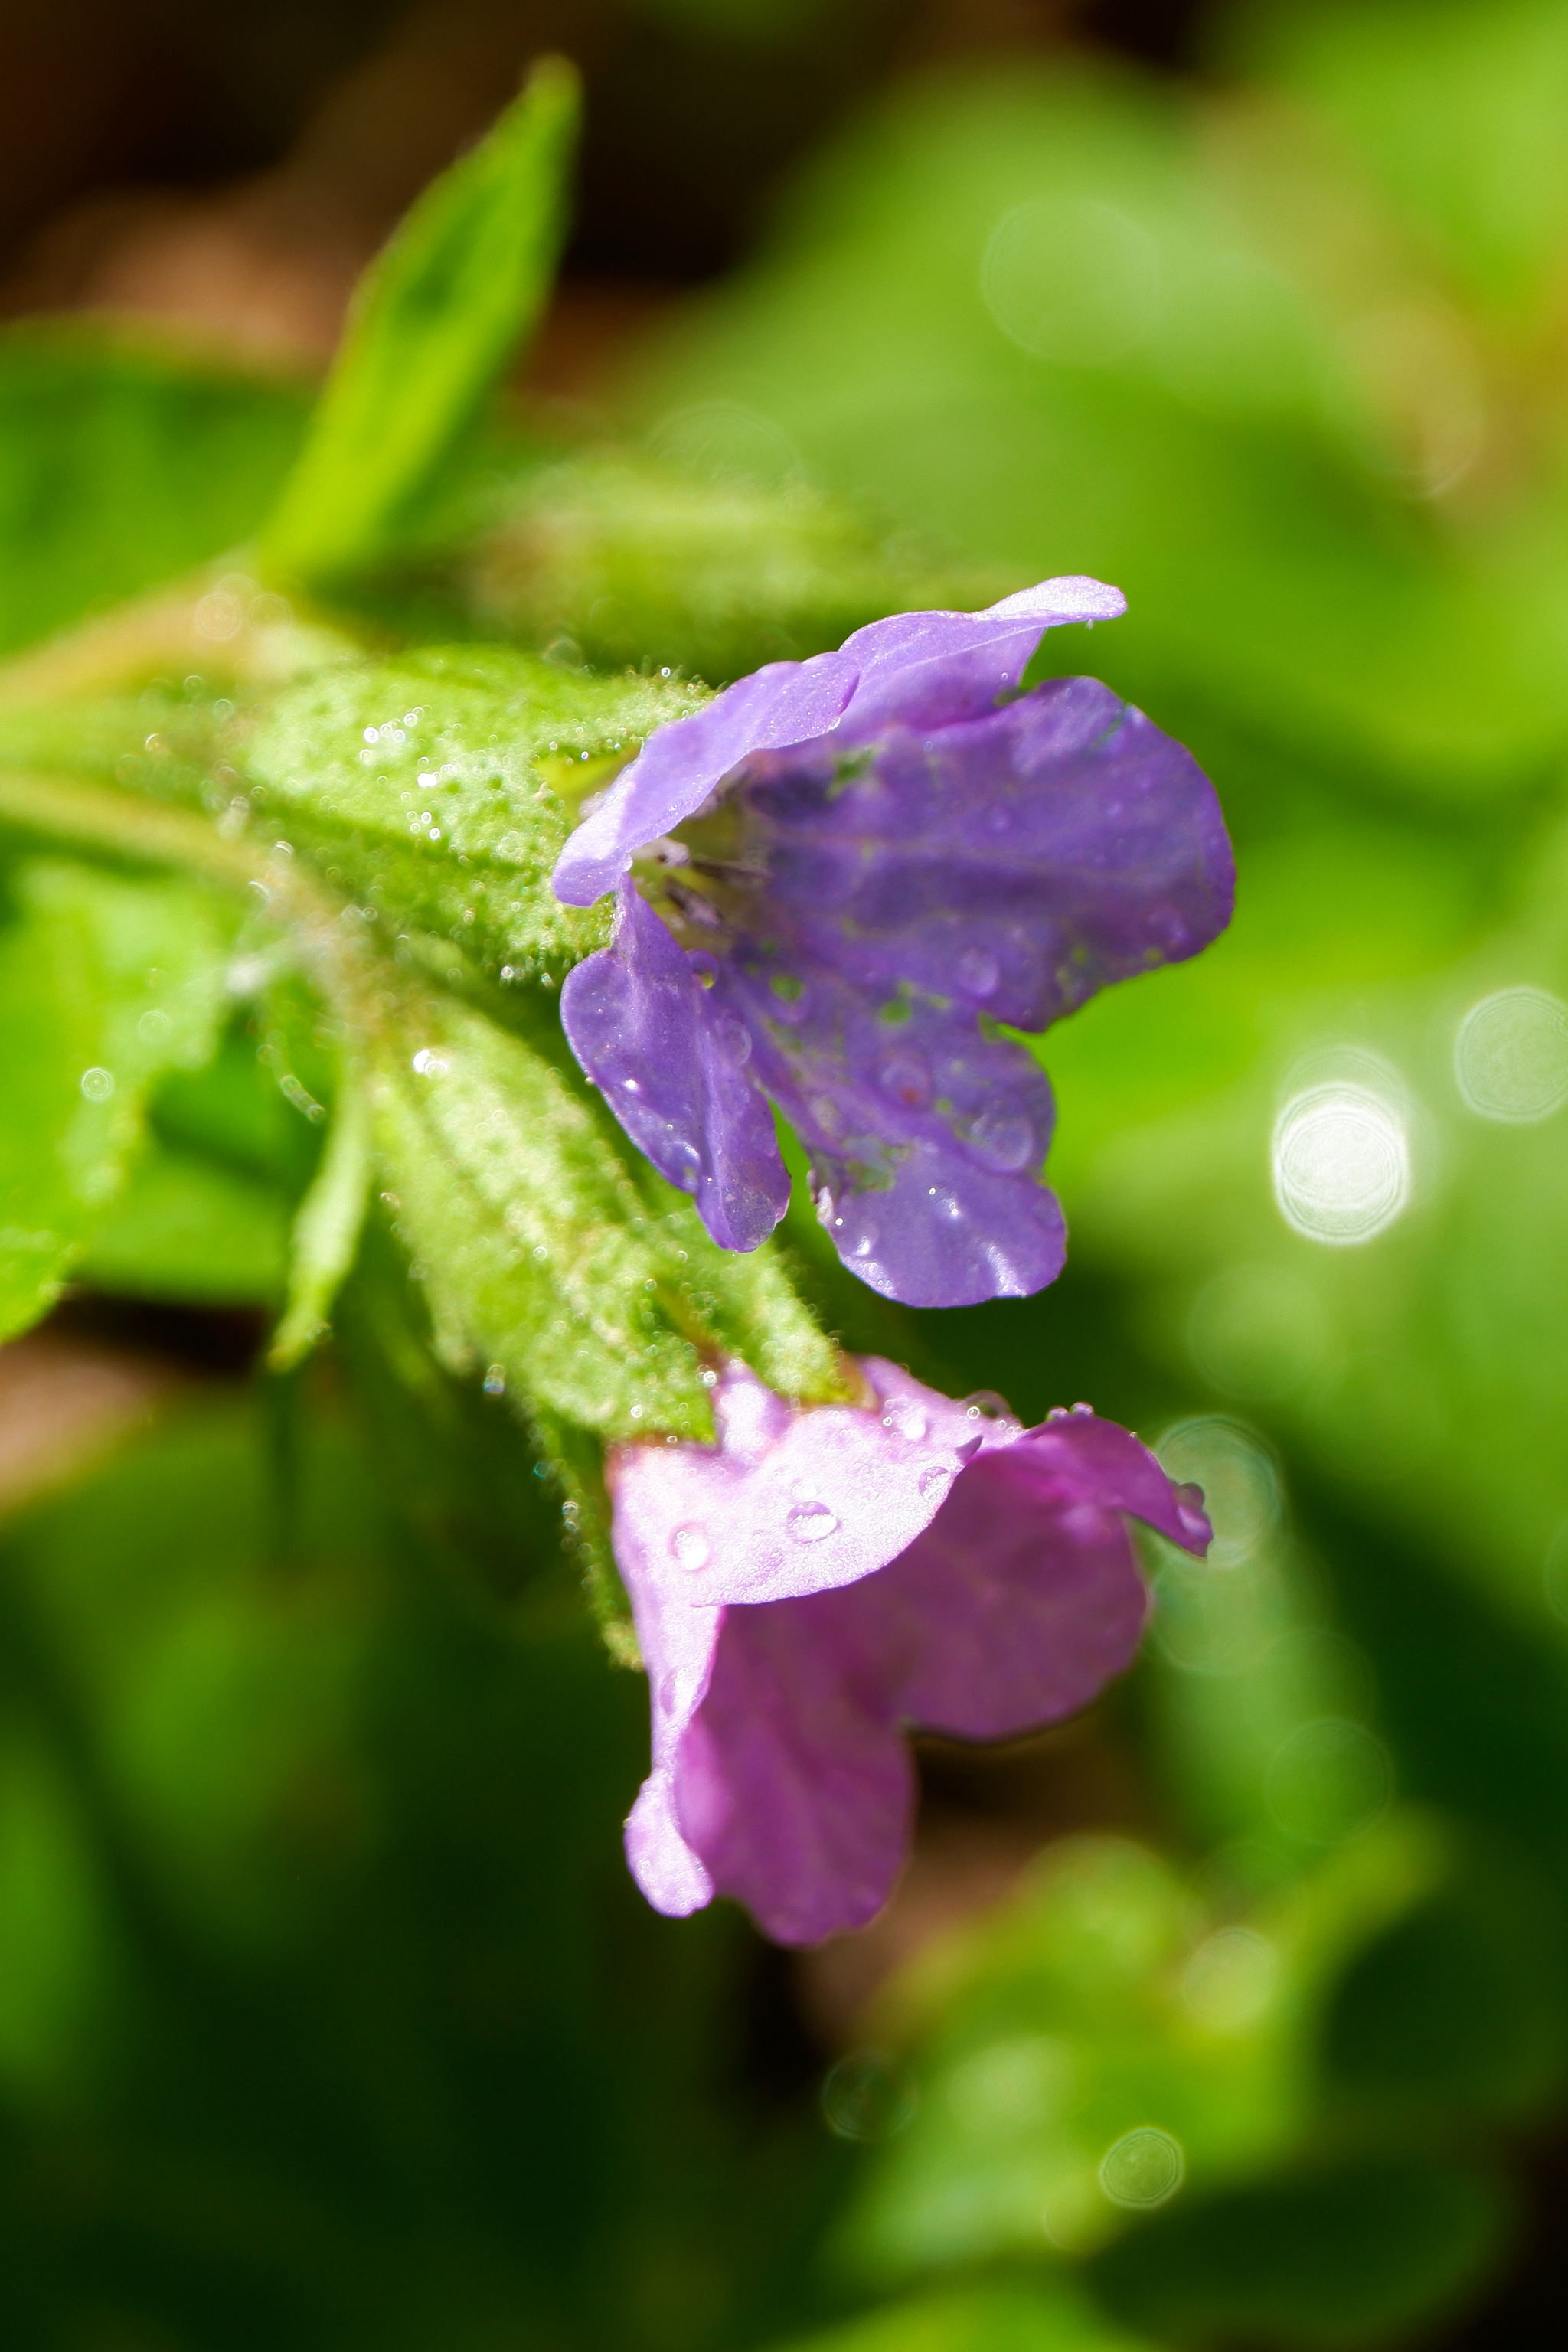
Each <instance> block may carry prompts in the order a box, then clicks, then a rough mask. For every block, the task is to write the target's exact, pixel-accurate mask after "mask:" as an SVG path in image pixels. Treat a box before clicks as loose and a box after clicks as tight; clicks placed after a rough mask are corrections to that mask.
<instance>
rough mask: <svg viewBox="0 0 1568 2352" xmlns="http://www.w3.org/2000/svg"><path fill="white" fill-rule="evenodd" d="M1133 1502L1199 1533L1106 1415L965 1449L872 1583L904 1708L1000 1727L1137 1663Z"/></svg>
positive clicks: (1136, 1508) (1175, 1528)
mask: <svg viewBox="0 0 1568 2352" xmlns="http://www.w3.org/2000/svg"><path fill="white" fill-rule="evenodd" d="M1127 1512H1131V1513H1132V1514H1134V1515H1135V1516H1136V1517H1140V1518H1144V1519H1148V1520H1149V1521H1150V1522H1151V1524H1152V1525H1154V1526H1157V1527H1159V1528H1161V1530H1162V1532H1163V1533H1166V1534H1173V1535H1174V1540H1176V1541H1177V1542H1181V1543H1185V1544H1186V1545H1187V1548H1188V1549H1201V1548H1202V1545H1203V1544H1204V1543H1205V1542H1206V1541H1207V1536H1208V1530H1207V1523H1206V1521H1202V1520H1201V1519H1200V1518H1199V1517H1198V1515H1196V1514H1193V1513H1191V1512H1190V1511H1189V1512H1187V1513H1185V1514H1184V1510H1183V1507H1182V1506H1181V1505H1180V1504H1179V1503H1178V1501H1177V1500H1176V1497H1175V1496H1174V1493H1173V1488H1172V1486H1171V1482H1170V1480H1169V1479H1168V1478H1167V1477H1166V1475H1165V1474H1164V1472H1163V1470H1162V1469H1161V1467H1160V1465H1159V1464H1158V1463H1157V1462H1156V1461H1155V1459H1154V1457H1153V1455H1152V1454H1150V1453H1149V1452H1148V1450H1147V1449H1146V1448H1145V1447H1144V1446H1142V1445H1140V1444H1139V1443H1138V1440H1137V1439H1136V1438H1135V1437H1133V1436H1131V1434H1130V1433H1129V1432H1128V1431H1126V1430H1124V1429H1121V1428H1119V1427H1118V1426H1117V1425H1116V1423H1114V1422H1107V1421H1100V1420H1099V1419H1097V1418H1095V1417H1094V1416H1092V1415H1090V1414H1088V1413H1072V1414H1068V1415H1067V1416H1066V1417H1064V1418H1063V1419H1061V1420H1059V1421H1056V1422H1052V1423H1047V1424H1046V1426H1045V1427H1044V1428H1042V1429H1038V1430H1031V1431H1028V1432H1026V1433H1025V1434H1024V1435H1023V1436H1021V1437H1020V1438H1019V1439H1018V1440H1017V1442H1016V1444H1013V1445H1011V1446H1009V1447H1007V1448H1006V1449H1005V1451H997V1452H988V1453H986V1454H984V1457H983V1458H982V1459H981V1460H979V1461H977V1462H974V1463H973V1464H972V1465H971V1466H970V1467H969V1468H968V1469H967V1470H966V1471H965V1472H964V1474H963V1477H962V1478H961V1479H960V1480H959V1481H958V1484H957V1485H956V1486H955V1487H954V1488H953V1491H952V1495H951V1496H949V1497H948V1500H947V1502H946V1503H945V1504H944V1505H943V1506H942V1509H941V1511H940V1512H939V1513H938V1514H937V1517H936V1518H935V1519H934V1520H933V1521H932V1523H931V1526H930V1527H929V1528H927V1529H926V1531H925V1533H924V1534H923V1535H922V1536H921V1537H919V1538H917V1540H916V1541H915V1542H914V1543H913V1544H912V1545H911V1546H910V1549H909V1550H908V1551H907V1552H905V1553H904V1554H903V1556H902V1558H901V1559H897V1560H895V1561H894V1562H893V1564H892V1566H891V1567H890V1568H888V1569H885V1570H883V1571H882V1573H881V1575H880V1576H879V1577H877V1578H876V1579H874V1580H873V1583H872V1585H871V1586H870V1587H869V1588H868V1604H867V1605H870V1600H871V1599H872V1598H875V1600H876V1601H878V1602H879V1605H880V1607H881V1608H882V1610H883V1612H884V1622H885V1625H886V1627H887V1633H886V1636H885V1638H886V1641H887V1653H888V1656H889V1664H891V1663H892V1661H893V1659H894V1658H895V1657H898V1658H900V1665H901V1671H900V1674H899V1676H898V1680H897V1687H896V1706H897V1712H898V1713H899V1714H900V1715H901V1716H902V1717H904V1719H905V1720H906V1721H908V1722H910V1723H916V1724H919V1725H921V1727H923V1728H924V1729H926V1730H929V1731H942V1732H947V1733H950V1734H952V1735H953V1736H954V1737H956V1738H964V1739H1001V1738H1009V1737H1012V1736H1014V1735H1016V1734H1017V1733H1018V1732H1021V1731H1026V1730H1028V1729H1030V1728H1031V1727H1033V1726H1035V1725H1037V1724H1042V1723H1052V1722H1055V1721H1057V1720H1058V1718H1059V1717H1062V1716H1064V1715H1071V1714H1073V1713H1074V1712H1075V1711H1076V1710H1077V1709H1078V1708H1079V1707H1080V1706H1087V1705H1088V1703H1089V1700H1090V1699H1091V1698H1093V1697H1094V1696H1096V1694H1097V1693H1098V1692H1099V1691H1100V1690H1101V1689H1102V1688H1103V1687H1104V1685H1105V1684H1106V1683H1107V1682H1109V1681H1110V1678H1111V1676H1112V1675H1119V1674H1121V1673H1122V1672H1123V1671H1124V1669H1125V1668H1126V1667H1127V1666H1128V1665H1130V1664H1131V1661H1132V1657H1133V1654H1134V1653H1135V1651H1136V1650H1137V1647H1138V1642H1139V1637H1140V1635H1141V1634H1142V1630H1143V1623H1144V1619H1145V1617H1146V1616H1147V1613H1148V1594H1147V1591H1146V1589H1145V1587H1144V1583H1143V1580H1142V1576H1141V1574H1140V1573H1139V1570H1138V1562H1137V1558H1136V1555H1135V1553H1134V1551H1133V1549H1132V1544H1131V1538H1130V1537H1129V1535H1128V1531H1127V1524H1126V1519H1125V1517H1124V1516H1123V1514H1124V1513H1127ZM1200 1529H1201V1533H1200ZM900 1654H901V1655H900Z"/></svg>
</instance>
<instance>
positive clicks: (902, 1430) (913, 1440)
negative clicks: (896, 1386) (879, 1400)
mask: <svg viewBox="0 0 1568 2352" xmlns="http://www.w3.org/2000/svg"><path fill="white" fill-rule="evenodd" d="M882 1426H883V1428H884V1429H895V1430H897V1432H898V1433H899V1435H900V1437H907V1438H908V1439H909V1441H910V1444H911V1445H918V1444H920V1442H921V1438H922V1437H924V1435H925V1434H926V1433H927V1431H928V1430H929V1429H930V1427H931V1415H930V1414H929V1413H928V1412H926V1411H925V1410H924V1408H923V1407H922V1406H921V1405H918V1404H916V1403H915V1402H913V1400H912V1399H910V1398H909V1397H897V1398H895V1399H894V1400H893V1402H891V1403H890V1404H889V1407H888V1410H887V1412H885V1413H884V1414H883V1415H882Z"/></svg>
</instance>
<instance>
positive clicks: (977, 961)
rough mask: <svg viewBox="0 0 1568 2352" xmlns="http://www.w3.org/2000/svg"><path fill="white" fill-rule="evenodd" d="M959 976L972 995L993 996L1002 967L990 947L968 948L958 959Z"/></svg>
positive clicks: (962, 984) (961, 982)
mask: <svg viewBox="0 0 1568 2352" xmlns="http://www.w3.org/2000/svg"><path fill="white" fill-rule="evenodd" d="M958 977H959V982H960V984H961V986H963V988H965V989H967V990H968V992H969V993H970V995H971V996H993V995H994V994H995V992H996V983H997V982H998V981H999V980H1000V979H1001V977H1002V967H1001V965H1000V964H999V963H998V962H997V961H996V959H995V957H994V955H993V954H992V953H991V951H990V950H989V949H988V948H966V949H965V950H964V951H963V954H962V955H961V956H960V957H959V959H958Z"/></svg>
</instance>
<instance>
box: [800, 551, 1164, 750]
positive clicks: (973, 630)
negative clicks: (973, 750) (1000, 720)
mask: <svg viewBox="0 0 1568 2352" xmlns="http://www.w3.org/2000/svg"><path fill="white" fill-rule="evenodd" d="M1126 610H1127V599H1126V597H1125V596H1124V595H1123V594H1122V593H1121V589H1120V588H1110V587H1108V586H1107V585H1106V584H1105V583H1104V582H1103V581H1100V580H1090V579H1089V578H1087V577H1086V576H1084V575H1082V574H1075V575H1071V576H1069V577H1067V578H1064V579H1060V580H1042V581H1041V582H1040V583H1039V584H1038V586H1037V587H1034V588H1025V589H1022V590H1020V592H1019V593H1017V594H1016V595H1015V596H1005V597H1004V598H1003V599H1002V602H1001V603H1000V604H993V605H991V606H990V607H989V609H988V610H987V611H985V612H984V613H896V614H893V615H892V617H891V618H890V619H889V620H886V621H873V622H871V623H870V625H868V627H866V628H864V629H857V630H856V632H855V634H854V635H853V636H852V637H847V638H846V639H845V642H844V652H845V654H846V655H847V656H848V658H849V659H850V660H852V661H854V662H855V663H857V664H858V667H859V671H860V680H859V684H858V686H857V687H856V688H855V692H854V694H853V695H852V697H851V698H850V700H849V703H848V706H847V709H846V710H845V712H844V716H843V719H841V720H840V722H839V726H838V730H837V732H838V735H839V738H840V740H843V741H844V742H847V743H848V742H867V741H868V740H870V738H871V737H872V736H874V735H878V734H880V733H881V731H882V730H883V729H884V728H887V727H892V726H901V727H916V728H927V727H948V726H951V725H952V723H953V722H954V721H955V720H958V719H978V718H980V717H981V716H982V715H983V714H984V712H985V711H988V710H990V709H994V706H995V703H996V700H997V698H998V696H999V695H1002V694H1005V692H1006V691H1007V690H1008V688H1012V687H1016V685H1017V683H1018V680H1019V678H1020V677H1022V676H1023V674H1024V672H1025V670H1026V668H1027V667H1028V664H1029V658H1030V656H1031V655H1032V654H1033V653H1034V651H1035V648H1036V646H1037V645H1038V644H1039V642H1040V639H1041V637H1042V636H1043V635H1045V633H1046V631H1047V629H1050V628H1055V627H1058V625H1060V624H1061V623H1063V622H1066V621H1113V620H1115V619H1117V617H1118V616H1119V615H1120V614H1122V613H1124V612H1125V611H1126Z"/></svg>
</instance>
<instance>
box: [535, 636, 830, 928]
mask: <svg viewBox="0 0 1568 2352" xmlns="http://www.w3.org/2000/svg"><path fill="white" fill-rule="evenodd" d="M857 677H858V669H857V667H856V665H855V663H853V662H852V661H847V660H846V659H845V657H844V656H843V655H842V654H817V655H816V656H814V657H813V658H812V659H811V660H810V661H806V662H770V663H769V664H768V666H767V667H766V668H765V669H759V670H755V671H753V672H752V676H751V677H742V678H740V679H738V680H737V682H736V683H735V684H734V685H733V686H730V687H726V688H725V689H724V691H723V693H722V694H721V695H719V696H717V697H716V698H715V699H714V700H713V701H712V702H710V704H709V705H708V708H707V709H706V710H699V711H697V712H695V713H694V714H693V715H692V717H691V718H689V719H675V720H673V721H672V722H671V723H670V725H668V727H660V728H658V730H656V732H655V733H654V734H653V735H651V736H650V737H649V738H648V740H647V743H646V744H645V745H644V747H643V749H642V750H641V751H639V752H638V754H637V758H636V759H635V760H634V761H632V763H631V765H630V767H628V768H626V769H623V770H622V772H621V773H620V775H619V776H618V777H617V778H616V782H615V783H614V784H613V785H612V786H611V788H610V790H609V792H608V793H606V794H605V798H604V800H603V801H602V802H601V803H600V804H599V806H598V807H597V808H596V809H595V811H594V813H593V814H592V815H591V816H587V817H584V820H583V822H582V824H580V825H579V826H578V827H577V829H576V831H575V832H574V834H573V835H572V836H571V838H570V839H569V841H568V842H567V844H566V846H565V848H564V849H563V851H562V853H561V856H560V857H559V858H558V859H557V861H556V866H555V873H554V877H553V882H552V887H553V888H554V892H555V896H556V897H557V898H560V899H562V900H563V901H564V903H565V904H566V905H567V906H569V907H591V906H592V905H593V903H594V901H595V898H603V896H604V894H605V891H606V890H613V889H614V888H615V886H616V883H617V882H618V881H619V880H620V878H621V877H622V875H623V874H625V872H626V869H627V867H628V866H630V864H631V861H632V854H633V852H634V851H635V850H638V849H641V848H644V847H646V845H647V843H649V842H650V841H658V839H659V838H660V837H661V836H662V835H664V834H667V833H668V832H669V831H670V829H671V827H672V826H674V825H678V824H679V823H680V822H681V820H682V818H683V817H689V816H694V815H695V814H696V813H697V811H698V810H699V809H700V807H701V805H702V803H703V802H704V801H705V800H706V799H707V798H708V795H709V793H710V792H711V791H712V790H713V787H714V785H715V784H717V783H718V782H720V781H721V778H723V777H724V776H727V775H728V774H729V772H730V771H731V768H733V767H735V766H737V765H738V764H739V762H740V761H742V760H743V759H745V758H746V757H747V755H748V754H749V753H750V752H752V751H763V750H768V749H772V748H775V747H777V746H780V745H784V744H790V743H802V742H806V741H809V740H811V738H812V737H814V736H816V735H822V734H825V733H826V730H828V728H830V727H831V726H833V724H834V723H835V721H836V720H837V717H838V714H839V712H840V711H841V710H842V709H843V708H844V706H845V704H846V703H847V701H848V699H849V697H850V695H851V694H852V693H853V692H854V688H855V681H856V678H857Z"/></svg>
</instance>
